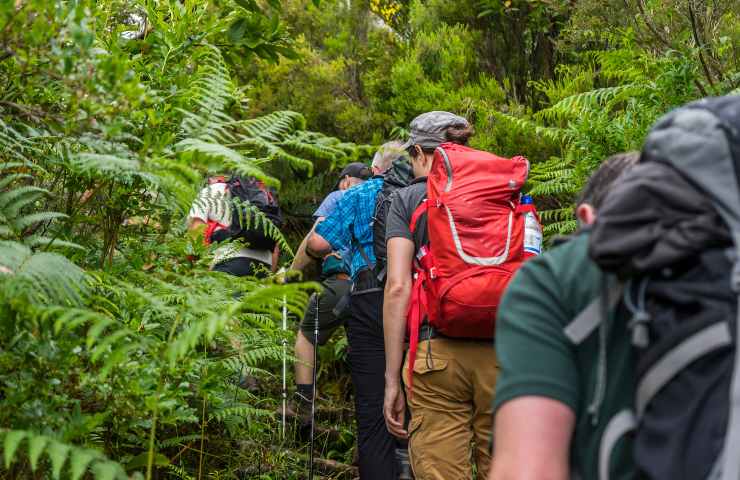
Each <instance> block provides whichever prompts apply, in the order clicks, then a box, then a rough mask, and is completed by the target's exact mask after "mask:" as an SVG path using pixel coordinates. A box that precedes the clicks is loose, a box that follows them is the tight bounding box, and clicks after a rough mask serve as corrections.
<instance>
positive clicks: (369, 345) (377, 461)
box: [307, 142, 404, 480]
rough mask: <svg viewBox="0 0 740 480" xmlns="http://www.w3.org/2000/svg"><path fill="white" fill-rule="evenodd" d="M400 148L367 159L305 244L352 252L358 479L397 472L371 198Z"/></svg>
mask: <svg viewBox="0 0 740 480" xmlns="http://www.w3.org/2000/svg"><path fill="white" fill-rule="evenodd" d="M400 146H401V143H400V142H389V143H386V144H384V145H383V146H381V147H380V149H379V150H378V152H377V153H376V154H375V157H374V158H373V162H372V172H373V177H372V178H371V179H370V180H368V181H366V182H365V183H363V184H362V185H359V186H357V187H355V188H352V189H350V190H348V191H347V192H346V193H345V194H344V196H343V197H342V199H341V200H340V201H339V203H338V204H337V206H336V208H335V210H334V211H333V212H332V214H331V215H329V216H328V217H327V218H326V220H324V221H323V222H320V223H319V224H318V225H316V228H315V231H314V233H313V234H312V235H311V237H310V238H309V240H308V243H307V249H308V251H309V253H311V254H312V255H314V256H322V255H326V254H327V253H330V252H331V251H333V250H334V251H342V250H344V249H347V248H349V249H350V250H351V252H352V254H351V263H350V270H351V277H352V294H351V296H350V302H349V316H348V319H347V327H346V328H347V340H348V343H349V351H348V357H349V363H350V367H351V373H352V383H353V385H354V388H355V416H356V418H357V430H358V435H357V436H358V439H357V442H358V455H359V469H360V477H361V478H362V479H363V480H376V479H377V480H388V479H396V478H398V476H399V464H398V461H397V459H396V447H397V444H396V440H395V438H394V437H393V436H392V435H391V434H390V433H388V431H387V430H386V428H385V425H384V422H383V374H384V371H385V351H384V347H383V324H382V318H381V313H382V305H383V290H382V288H381V287H380V283H379V281H378V279H377V274H376V272H375V254H374V250H373V230H372V221H373V215H374V212H375V203H376V197H377V194H378V192H379V191H380V190H381V189H382V187H383V176H382V175H383V174H384V173H385V172H386V170H388V168H389V167H390V166H391V165H392V163H393V161H394V160H396V159H397V158H398V157H399V156H401V155H403V154H404V152H403V150H401V149H400Z"/></svg>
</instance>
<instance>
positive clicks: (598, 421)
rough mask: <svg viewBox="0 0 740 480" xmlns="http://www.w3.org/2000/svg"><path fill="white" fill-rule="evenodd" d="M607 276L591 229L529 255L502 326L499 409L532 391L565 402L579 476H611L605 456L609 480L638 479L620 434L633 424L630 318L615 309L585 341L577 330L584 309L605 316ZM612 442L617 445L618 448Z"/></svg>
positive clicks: (502, 314) (574, 469) (506, 305)
mask: <svg viewBox="0 0 740 480" xmlns="http://www.w3.org/2000/svg"><path fill="white" fill-rule="evenodd" d="M603 280H604V275H603V274H602V272H601V271H600V270H599V269H598V267H597V266H596V265H595V264H594V263H593V262H592V261H591V260H590V259H589V258H588V234H587V233H582V234H579V235H578V236H576V237H575V238H573V239H571V240H570V241H568V242H567V243H565V244H563V245H561V246H558V247H556V248H554V249H552V250H550V251H549V252H547V253H545V254H543V255H541V256H539V257H537V258H535V259H532V260H530V261H529V262H527V263H526V264H525V265H524V266H523V267H522V268H521V269H520V270H519V271H518V272H517V274H516V276H515V277H514V279H513V280H512V282H511V284H510V286H509V288H508V290H507V292H506V294H505V296H504V299H503V300H502V303H501V307H500V309H499V314H498V320H497V325H496V352H497V354H498V359H499V363H500V366H501V371H500V374H499V377H498V383H497V385H496V396H495V400H494V409H496V408H498V407H499V406H501V405H503V404H504V403H506V402H508V401H509V400H512V399H515V398H517V397H522V396H532V395H533V396H542V397H548V398H552V399H554V400H557V401H559V402H562V403H564V404H565V405H567V406H568V407H570V408H571V409H572V410H573V411H574V412H575V414H576V426H575V432H574V435H573V438H572V442H571V449H570V459H571V470H572V476H573V477H580V478H582V479H584V480H591V479H593V480H596V479H601V478H604V477H603V476H600V474H599V469H600V462H602V463H603V465H601V469H602V475H603V470H604V469H605V468H607V466H608V471H609V476H608V478H609V479H610V480H615V479H619V480H623V479H629V478H634V464H633V462H632V460H631V458H632V455H631V447H632V445H631V443H632V442H631V441H630V439H629V437H628V436H624V437H622V436H619V434H621V433H623V432H624V430H625V428H622V427H626V425H627V424H629V423H630V422H631V419H632V416H631V413H629V412H630V411H631V409H632V405H633V400H632V399H633V396H634V395H633V393H634V378H633V371H634V370H633V360H632V356H631V346H630V336H629V332H628V329H627V326H626V323H627V322H625V321H624V320H623V319H622V318H621V317H623V314H622V313H621V312H612V313H611V314H610V318H609V319H608V320H607V321H606V322H600V323H596V324H594V323H593V322H592V323H591V324H590V328H587V329H585V330H584V329H582V328H581V329H580V332H579V333H582V335H583V336H584V338H583V339H582V340H579V339H577V338H574V335H573V333H572V332H573V324H572V322H573V321H574V320H575V319H576V318H580V319H584V318H586V317H588V316H589V315H588V314H585V313H584V311H586V312H588V313H590V314H591V315H590V316H591V317H592V319H593V318H594V315H593V314H596V315H598V317H595V318H597V319H602V318H603V314H602V313H601V312H603V308H601V302H600V297H601V294H602V291H603V290H604V286H603ZM607 296H612V297H615V296H616V295H615V294H614V292H613V293H612V294H610V295H607ZM615 303H616V302H615ZM612 310H614V309H612ZM579 314H580V315H579ZM586 320H588V318H586ZM577 323H578V324H579V325H581V326H582V325H584V322H582V321H580V322H577ZM588 323H589V322H585V324H588ZM566 327H570V328H569V329H568V330H567V331H566ZM602 329H603V330H602ZM599 398H601V399H602V400H601V401H599ZM615 436H616V438H615ZM494 441H495V439H494ZM610 445H611V446H614V447H615V448H614V450H611V453H609V452H607V450H609V447H610Z"/></svg>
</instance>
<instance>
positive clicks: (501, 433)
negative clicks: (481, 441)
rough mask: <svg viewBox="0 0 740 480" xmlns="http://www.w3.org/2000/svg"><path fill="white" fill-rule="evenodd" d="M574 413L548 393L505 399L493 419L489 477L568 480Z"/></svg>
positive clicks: (508, 479)
mask: <svg viewBox="0 0 740 480" xmlns="http://www.w3.org/2000/svg"><path fill="white" fill-rule="evenodd" d="M575 420H576V419H575V414H574V413H573V410H571V409H570V407H568V406H567V405H565V404H564V403H561V402H558V401H557V400H553V399H550V398H547V397H536V396H528V397H519V398H515V399H513V400H510V401H508V402H506V403H504V404H503V405H502V406H501V407H500V408H499V410H498V411H497V412H496V418H495V421H494V433H493V438H494V454H493V464H492V466H491V473H490V475H489V477H488V479H489V480H568V479H569V478H570V468H569V452H570V442H571V436H572V435H573V429H574V428H575Z"/></svg>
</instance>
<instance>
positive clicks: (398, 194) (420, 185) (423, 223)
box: [385, 177, 429, 251]
mask: <svg viewBox="0 0 740 480" xmlns="http://www.w3.org/2000/svg"><path fill="white" fill-rule="evenodd" d="M391 197H392V199H391V208H390V210H388V217H387V218H386V225H385V241H386V242H388V240H390V239H391V238H398V237H401V238H407V239H409V240H413V241H414V245H415V246H416V251H419V248H420V247H421V246H423V245H426V244H428V243H429V236H428V234H427V214H426V212H424V213H423V214H422V215H421V217H419V220H418V221H417V222H416V231H415V233H413V234H412V233H411V229H410V224H411V217H412V216H413V214H414V211H415V210H416V208H417V207H418V206H419V205H421V202H423V201H424V199H426V198H427V178H426V177H420V178H417V179H416V180H414V181H413V182H412V183H411V185H409V186H408V187H405V188H402V189H400V190H396V191H395V192H393V194H392V195H391Z"/></svg>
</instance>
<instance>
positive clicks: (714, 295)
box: [589, 97, 740, 480]
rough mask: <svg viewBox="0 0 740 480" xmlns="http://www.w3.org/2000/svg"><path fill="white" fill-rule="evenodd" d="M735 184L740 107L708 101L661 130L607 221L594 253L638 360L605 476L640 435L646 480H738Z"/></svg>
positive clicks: (612, 435) (606, 210)
mask: <svg viewBox="0 0 740 480" xmlns="http://www.w3.org/2000/svg"><path fill="white" fill-rule="evenodd" d="M739 175H740V97H721V98H711V99H705V100H702V101H699V102H695V103H692V104H689V105H688V106H686V107H683V108H680V109H678V110H675V111H673V112H671V113H670V114H668V115H666V116H665V117H664V118H663V119H661V120H660V121H659V122H658V123H657V124H656V125H655V126H654V127H653V129H652V130H651V132H650V134H649V136H648V137H647V140H646V142H645V146H644V148H643V152H642V156H641V159H640V163H639V164H638V165H637V166H636V167H634V168H633V169H631V170H630V171H629V172H628V173H627V174H625V178H624V179H623V180H622V181H620V182H619V183H618V184H617V185H615V186H614V187H613V190H612V191H611V192H610V193H609V195H608V196H607V199H606V201H605V203H604V205H603V206H602V207H601V208H600V210H599V215H598V218H597V221H596V224H595V225H594V228H593V232H592V234H591V238H590V246H589V250H590V254H591V257H592V258H593V259H594V260H595V261H596V263H597V264H599V266H600V267H601V268H602V269H603V270H604V271H606V272H611V273H613V274H614V275H615V276H616V277H617V278H618V279H619V281H620V282H619V284H621V287H619V289H620V290H621V292H617V293H618V294H619V295H620V296H621V298H622V301H621V304H622V306H621V308H625V309H626V311H628V312H631V318H630V319H629V327H630V329H631V332H632V344H633V348H634V354H635V361H636V372H635V378H636V391H635V404H634V405H635V408H634V411H633V412H622V413H621V414H620V415H617V416H615V418H614V419H611V421H610V423H609V424H608V425H607V427H606V431H605V434H604V437H603V439H602V452H601V455H600V462H601V463H602V464H605V465H606V467H605V468H604V469H602V470H601V471H607V470H608V468H607V467H608V463H609V446H611V445H614V444H616V441H617V439H618V438H619V437H620V436H622V435H624V434H627V433H628V432H629V431H631V430H634V460H635V465H636V467H637V470H638V476H639V478H647V479H651V480H683V479H685V480H704V479H717V480H738V479H740V355H738V354H737V348H736V346H737V341H738V331H739V329H740V321H738V298H739V297H738V295H739V294H740V262H739V261H738V259H739V258H740V177H739ZM613 294H614V289H612V291H611V292H604V294H603V295H602V298H609V297H610V296H614V295H613ZM629 316H630V315H628V317H629ZM607 368H608V367H607Z"/></svg>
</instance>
